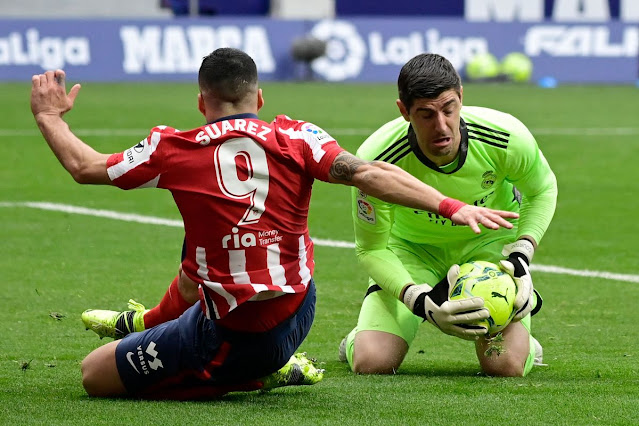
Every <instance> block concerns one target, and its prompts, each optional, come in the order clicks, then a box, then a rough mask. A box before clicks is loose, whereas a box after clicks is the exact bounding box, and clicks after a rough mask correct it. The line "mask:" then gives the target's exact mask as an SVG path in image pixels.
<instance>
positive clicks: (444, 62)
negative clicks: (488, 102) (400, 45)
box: [397, 53, 461, 110]
mask: <svg viewBox="0 0 639 426" xmlns="http://www.w3.org/2000/svg"><path fill="white" fill-rule="evenodd" d="M450 89H454V90H456V91H457V93H461V78H460V77H459V74H458V73H457V71H456V70H455V67H453V64H451V63H450V61H449V60H448V59H446V58H444V57H443V56H441V55H437V54H435V53H422V54H420V55H417V56H415V57H414V58H413V59H411V60H410V61H408V62H406V64H405V65H404V66H403V67H402V70H401V71H400V72H399V77H398V78H397V90H398V92H399V100H400V101H402V103H403V104H404V106H405V107H406V109H407V110H410V108H411V107H412V106H413V103H414V102H415V100H416V99H420V98H426V99H435V98H436V97H438V96H439V95H441V94H442V93H443V92H445V91H447V90H450Z"/></svg>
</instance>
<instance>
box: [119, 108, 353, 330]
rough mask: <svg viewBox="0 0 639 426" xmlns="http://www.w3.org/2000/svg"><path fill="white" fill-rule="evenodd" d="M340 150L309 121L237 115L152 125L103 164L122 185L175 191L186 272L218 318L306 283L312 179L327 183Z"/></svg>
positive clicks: (310, 255) (206, 306)
mask: <svg viewBox="0 0 639 426" xmlns="http://www.w3.org/2000/svg"><path fill="white" fill-rule="evenodd" d="M342 151H343V149H342V148H341V147H340V146H339V145H338V144H337V142H336V141H335V139H333V138H332V137H331V136H330V135H329V134H328V133H326V132H325V131H324V130H322V129H320V128H319V127H317V126H315V125H314V124H312V123H308V122H304V121H297V120H292V119H290V118H288V117H286V116H283V115H280V116H277V117H276V118H275V120H273V122H272V123H267V122H264V121H261V120H259V119H258V118H257V116H255V115H253V114H241V115H235V116H230V117H225V118H223V119H221V120H218V121H215V122H213V123H209V124H207V125H205V126H202V127H199V128H196V129H193V130H189V131H184V132H181V131H178V130H176V129H173V128H170V127H165V126H158V127H155V128H153V129H152V130H151V132H150V134H149V136H148V137H147V138H146V139H144V140H143V141H141V142H140V143H138V144H137V145H135V146H134V147H132V148H130V149H127V150H126V151H124V152H121V153H118V154H113V155H112V156H111V157H110V158H109V159H108V162H107V169H108V174H109V177H110V178H111V180H112V181H113V183H114V184H115V185H117V186H118V187H120V188H122V189H133V188H147V187H157V188H165V189H168V190H170V191H171V193H172V194H173V198H174V200H175V202H176V204H177V206H178V209H179V210H180V213H181V215H182V219H183V221H184V229H185V233H186V255H185V258H184V260H183V262H182V269H183V271H184V272H185V273H186V274H187V275H188V276H189V277H190V278H191V279H192V280H194V281H195V282H197V283H199V284H200V295H201V299H202V306H203V309H204V311H205V313H206V315H207V317H208V318H223V317H224V316H225V315H227V314H228V313H229V312H230V311H232V310H233V309H235V308H236V307H237V306H238V305H240V304H242V303H244V302H246V301H249V300H251V301H254V300H265V299H269V298H273V297H277V296H280V295H283V294H286V293H301V292H304V291H305V290H306V287H307V285H308V283H309V281H310V279H311V277H312V274H313V268H314V261H313V243H312V241H311V239H310V237H309V233H308V225H307V219H308V208H309V202H310V198H311V186H312V184H313V180H314V179H320V180H323V181H327V180H328V175H329V169H330V167H331V165H332V163H333V161H334V159H335V157H336V156H337V154H339V153H340V152H342ZM294 299H298V298H294ZM298 302H299V301H298ZM292 308H293V309H294V308H295V307H292Z"/></svg>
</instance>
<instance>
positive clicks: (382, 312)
mask: <svg viewBox="0 0 639 426" xmlns="http://www.w3.org/2000/svg"><path fill="white" fill-rule="evenodd" d="M512 238H513V235H512V234H510V235H504V234H503V233H498V234H497V235H495V234H493V235H491V234H489V233H484V234H481V235H479V236H478V237H477V238H474V239H472V240H470V241H464V242H462V243H460V242H457V243H449V244H440V245H437V246H432V245H428V244H416V243H412V242H409V241H406V240H402V239H399V238H396V237H393V236H391V238H390V239H389V247H390V248H391V249H392V250H393V252H394V253H395V255H397V257H398V258H399V259H400V260H401V261H402V264H403V265H404V267H405V268H406V270H407V271H408V273H409V274H410V275H411V277H412V278H413V281H414V282H415V283H417V284H422V283H426V284H429V285H430V286H434V285H435V284H437V283H438V282H439V281H441V279H442V278H444V277H445V276H446V273H447V272H448V269H449V268H450V267H451V266H452V265H454V264H456V263H457V264H462V263H466V262H470V261H473V260H485V261H488V262H494V263H497V262H498V261H499V260H501V259H503V258H504V257H503V256H502V254H501V250H502V248H503V247H504V244H507V243H510V242H512ZM378 289H379V290H378ZM422 321H423V320H422V319H421V318H420V317H418V316H416V315H413V313H412V312H411V311H410V310H409V309H408V308H407V307H406V306H405V305H404V304H403V303H402V302H401V301H399V300H398V299H396V298H395V297H394V296H393V295H391V294H390V293H388V292H386V291H384V290H381V289H380V288H379V286H377V285H376V284H375V282H374V281H372V280H370V281H369V288H368V293H367V295H366V297H365V298H364V302H363V304H362V308H361V310H360V314H359V319H358V321H357V328H356V332H359V331H363V330H374V331H384V332H386V333H391V334H394V335H396V336H399V337H401V338H402V339H404V340H405V341H406V343H408V345H409V346H410V344H411V343H412V342H413V340H414V339H415V336H416V335H417V330H418V328H419V325H420V324H421V323H422Z"/></svg>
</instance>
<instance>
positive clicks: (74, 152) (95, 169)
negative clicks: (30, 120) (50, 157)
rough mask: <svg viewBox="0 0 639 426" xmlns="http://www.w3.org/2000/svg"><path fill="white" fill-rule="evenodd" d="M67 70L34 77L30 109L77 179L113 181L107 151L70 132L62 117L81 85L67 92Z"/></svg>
mask: <svg viewBox="0 0 639 426" xmlns="http://www.w3.org/2000/svg"><path fill="white" fill-rule="evenodd" d="M65 80H66V76H65V73H64V71H62V70H56V71H47V72H45V73H44V74H38V75H34V76H33V77H32V78H31V83H32V87H31V112H32V113H33V116H34V118H35V120H36V123H37V124H38V128H39V129H40V132H41V133H42V136H44V139H45V140H46V141H47V143H48V144H49V147H50V148H51V150H52V151H53V153H54V154H55V156H56V157H57V158H58V160H59V161H60V164H62V166H63V167H64V168H65V169H66V170H67V171H68V172H69V174H70V175H71V176H72V177H73V179H74V180H75V181H76V182H78V183H85V184H103V185H111V179H109V176H108V174H107V168H106V162H107V159H108V158H109V155H107V154H101V153H99V152H97V151H95V150H94V149H93V148H91V147H90V146H88V145H87V144H85V143H84V142H82V141H81V140H80V139H79V138H78V137H77V136H76V135H74V134H73V132H71V129H70V128H69V126H68V124H67V123H66V122H65V121H64V119H63V118H62V117H63V115H64V114H65V113H67V112H68V111H70V110H71V109H72V108H73V104H74V102H75V98H76V96H77V95H78V92H79V91H80V85H79V84H76V85H74V86H73V87H72V88H71V90H70V91H69V93H68V94H67V92H66V88H65Z"/></svg>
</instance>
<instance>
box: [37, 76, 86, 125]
mask: <svg viewBox="0 0 639 426" xmlns="http://www.w3.org/2000/svg"><path fill="white" fill-rule="evenodd" d="M65 85H66V75H65V73H64V71H62V70H56V71H47V72H45V73H44V74H37V75H34V76H33V77H31V112H32V113H33V116H34V117H36V118H38V116H40V115H53V116H57V117H61V116H62V115H64V114H65V113H66V112H67V111H69V110H70V109H71V108H73V103H74V102H75V98H76V96H78V92H79V91H80V85H79V84H76V85H74V86H73V87H72V88H71V90H70V91H69V94H68V95H67V92H66V87H65Z"/></svg>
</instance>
